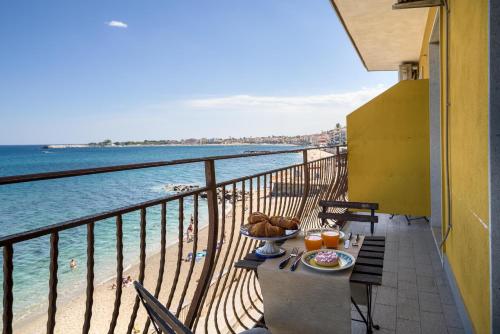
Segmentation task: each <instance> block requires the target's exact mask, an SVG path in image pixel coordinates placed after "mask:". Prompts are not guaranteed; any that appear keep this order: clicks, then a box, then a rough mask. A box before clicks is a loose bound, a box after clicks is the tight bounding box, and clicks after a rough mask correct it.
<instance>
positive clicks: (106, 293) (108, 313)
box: [14, 150, 331, 334]
mask: <svg viewBox="0 0 500 334" xmlns="http://www.w3.org/2000/svg"><path fill="white" fill-rule="evenodd" d="M330 155H331V154H330V153H327V152H324V151H320V150H313V151H310V152H309V156H308V159H309V161H313V160H317V159H321V158H324V157H327V156H330ZM256 200H257V199H256V198H254V201H253V208H254V210H255V208H256ZM289 200H291V199H289ZM248 202H249V201H247V203H248ZM230 208H231V206H230V205H229V203H227V204H226V212H227V213H226V215H225V229H224V231H225V232H224V234H225V240H226V242H225V243H224V244H223V245H222V247H221V250H220V259H221V260H220V261H219V263H218V265H217V267H216V270H215V272H214V279H215V277H216V275H219V274H220V272H221V271H222V272H223V273H224V270H221V268H222V262H223V261H222V259H224V257H225V254H226V253H227V251H228V248H229V247H228V244H231V245H232V247H233V249H231V250H234V247H237V246H238V244H237V243H236V241H237V240H239V241H240V243H239V246H238V248H237V249H240V248H241V247H242V245H243V243H244V242H245V243H246V246H245V248H246V249H249V246H250V242H246V241H247V240H245V238H241V237H240V234H239V227H240V225H241V223H242V222H243V223H244V222H245V221H246V217H248V214H249V210H248V205H247V207H246V208H245V210H242V205H241V202H238V203H237V204H236V206H235V208H234V210H229V209H230ZM233 217H234V220H233ZM221 219H222V217H221ZM233 221H234V225H233V224H232V222H233ZM232 227H233V228H232ZM207 235H208V230H207V228H206V227H205V228H202V229H200V230H199V231H198V242H197V244H198V245H197V246H198V247H197V249H193V248H194V246H195V243H194V242H190V243H186V242H183V249H182V251H181V252H179V245H178V243H177V242H175V243H174V244H171V245H170V246H169V247H167V249H166V254H165V258H166V262H165V269H164V273H163V274H164V275H163V284H162V289H161V292H160V295H159V300H160V301H162V303H166V302H167V301H168V300H169V299H171V305H170V310H177V309H180V310H183V311H181V313H180V318H181V320H183V317H184V316H185V312H187V309H188V306H189V305H187V304H185V305H181V306H179V304H180V302H181V298H182V294H183V290H184V291H185V298H184V303H185V301H189V300H191V298H192V295H193V293H194V290H195V288H196V282H197V280H198V279H199V277H200V274H201V271H202V268H203V263H204V259H205V258H204V257H201V258H200V259H199V260H196V261H195V262H191V261H187V262H186V261H182V262H181V268H180V274H179V277H178V282H177V285H176V289H175V292H173V291H172V286H174V285H175V284H174V283H175V282H174V277H175V271H176V266H177V259H178V258H179V256H180V257H182V258H183V259H186V258H187V257H188V253H190V252H192V253H196V252H202V251H203V250H204V249H205V248H206V244H207ZM231 238H233V242H232V243H230V239H231ZM240 238H241V239H240ZM248 241H249V240H248ZM238 253H239V252H238ZM231 254H232V252H231ZM160 258H161V254H160V253H156V254H147V258H146V269H145V280H144V286H145V287H146V288H147V289H148V290H149V291H151V292H154V291H155V287H156V283H157V279H158V274H159V268H160ZM228 264H229V262H228V263H226V266H225V268H226V269H225V270H226V272H225V274H226V275H227V274H228V273H227V268H231V267H232V265H229V266H228ZM82 265H84V264H82ZM191 270H192V274H191V278H190V279H189V280H187V277H188V275H189V272H190V271H191ZM229 274H230V275H231V276H232V277H233V278H234V269H233V270H231V272H229ZM123 276H124V277H127V276H131V277H132V278H133V279H137V278H138V277H139V264H138V263H137V264H135V265H133V266H132V267H131V268H130V269H128V270H126V271H125V272H124V275H123ZM241 276H242V275H241V274H240V275H238V276H237V278H240V277H241ZM245 276H246V275H245ZM115 280H116V278H112V279H110V280H108V281H106V282H104V283H101V284H99V285H97V286H96V287H95V290H94V303H93V309H92V311H93V314H92V321H91V329H90V333H94V334H102V333H107V332H108V329H109V326H110V321H111V319H112V313H113V306H114V302H115V294H116V290H115V289H112V285H113V283H114V282H115ZM96 284H97V283H96ZM172 292H173V294H172ZM61 293H62V292H59V294H61ZM219 293H220V290H219ZM226 293H227V291H226ZM209 295H210V292H209ZM135 299H136V292H135V289H134V288H133V287H132V286H128V287H124V288H123V292H122V298H121V307H120V313H119V316H118V321H117V325H116V329H115V333H126V332H127V327H128V325H129V320H130V315H131V314H132V309H133V305H134V302H135ZM85 302H86V295H85V292H82V293H81V294H80V295H78V296H77V297H76V298H73V299H71V300H69V301H67V302H64V303H63V302H60V300H58V305H57V306H58V308H57V315H56V330H55V333H60V334H63V333H64V334H68V333H80V332H81V330H82V326H83V323H84V313H85ZM235 307H236V308H237V305H236V306H235ZM253 313H254V316H255V317H257V318H258V315H259V314H258V313H256V312H253ZM202 316H203V313H202ZM218 316H220V315H219V314H218ZM46 321H47V315H46V314H44V315H43V316H39V317H35V318H33V319H30V320H29V321H26V320H25V321H23V322H22V323H17V324H14V329H15V330H14V331H15V333H24V334H38V333H41V332H44V331H45V328H46ZM145 321H146V312H145V311H144V309H143V307H142V305H140V307H139V312H138V315H137V319H136V321H135V327H134V328H135V329H137V330H138V331H137V332H136V333H142V329H143V325H144V323H145ZM212 321H213V320H212ZM203 322H204V320H202V319H200V322H199V324H200V325H201V324H203ZM222 323H224V321H222ZM220 330H221V332H224V328H220ZM151 331H152V327H150V329H149V332H151Z"/></svg>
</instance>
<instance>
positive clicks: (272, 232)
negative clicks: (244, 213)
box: [248, 222, 285, 238]
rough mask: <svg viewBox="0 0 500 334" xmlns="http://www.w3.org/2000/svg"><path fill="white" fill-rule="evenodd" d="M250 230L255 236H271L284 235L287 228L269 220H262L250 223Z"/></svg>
mask: <svg viewBox="0 0 500 334" xmlns="http://www.w3.org/2000/svg"><path fill="white" fill-rule="evenodd" d="M248 232H249V233H250V235H251V236H254V237H260V238H271V237H280V236H282V235H283V234H284V233H285V230H284V229H282V228H280V227H278V226H273V225H271V224H270V223H269V222H260V223H256V224H252V225H250V226H249V227H248Z"/></svg>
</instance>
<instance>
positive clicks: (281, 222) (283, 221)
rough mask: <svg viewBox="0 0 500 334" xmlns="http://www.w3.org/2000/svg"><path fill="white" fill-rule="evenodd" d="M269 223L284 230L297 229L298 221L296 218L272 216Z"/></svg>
mask: <svg viewBox="0 0 500 334" xmlns="http://www.w3.org/2000/svg"><path fill="white" fill-rule="evenodd" d="M270 223H271V224H272V225H274V226H278V227H281V228H284V229H285V230H298V229H299V224H300V221H299V219H298V218H292V217H280V216H273V217H271V218H270Z"/></svg>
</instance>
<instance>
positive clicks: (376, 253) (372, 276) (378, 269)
mask: <svg viewBox="0 0 500 334" xmlns="http://www.w3.org/2000/svg"><path fill="white" fill-rule="evenodd" d="M384 252H385V237H379V236H371V237H368V236H367V237H365V239H364V241H363V244H362V245H361V249H360V250H359V253H358V258H357V259H356V264H355V265H354V268H353V270H352V273H351V277H350V281H351V283H358V284H363V285H364V286H365V287H366V301H367V312H366V317H365V315H364V314H363V312H362V311H361V309H360V308H359V306H358V304H357V303H356V301H355V300H354V298H352V297H351V301H352V303H353V304H354V307H355V308H356V310H357V311H358V313H359V315H360V316H361V318H362V319H363V320H358V319H354V320H356V321H362V322H364V323H365V325H366V332H367V333H373V329H377V330H378V329H380V327H379V326H378V325H375V324H374V323H373V317H372V287H373V286H374V285H382V275H383V272H384Z"/></svg>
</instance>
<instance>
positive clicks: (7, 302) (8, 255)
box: [2, 244, 14, 334]
mask: <svg viewBox="0 0 500 334" xmlns="http://www.w3.org/2000/svg"><path fill="white" fill-rule="evenodd" d="M13 257H14V248H13V247H12V244H7V245H5V246H3V332H2V333H3V334H12V319H13V314H12V304H13V300H14V297H13V295H12V289H13V287H14V280H13V275H12V272H13V270H14V265H13Z"/></svg>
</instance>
